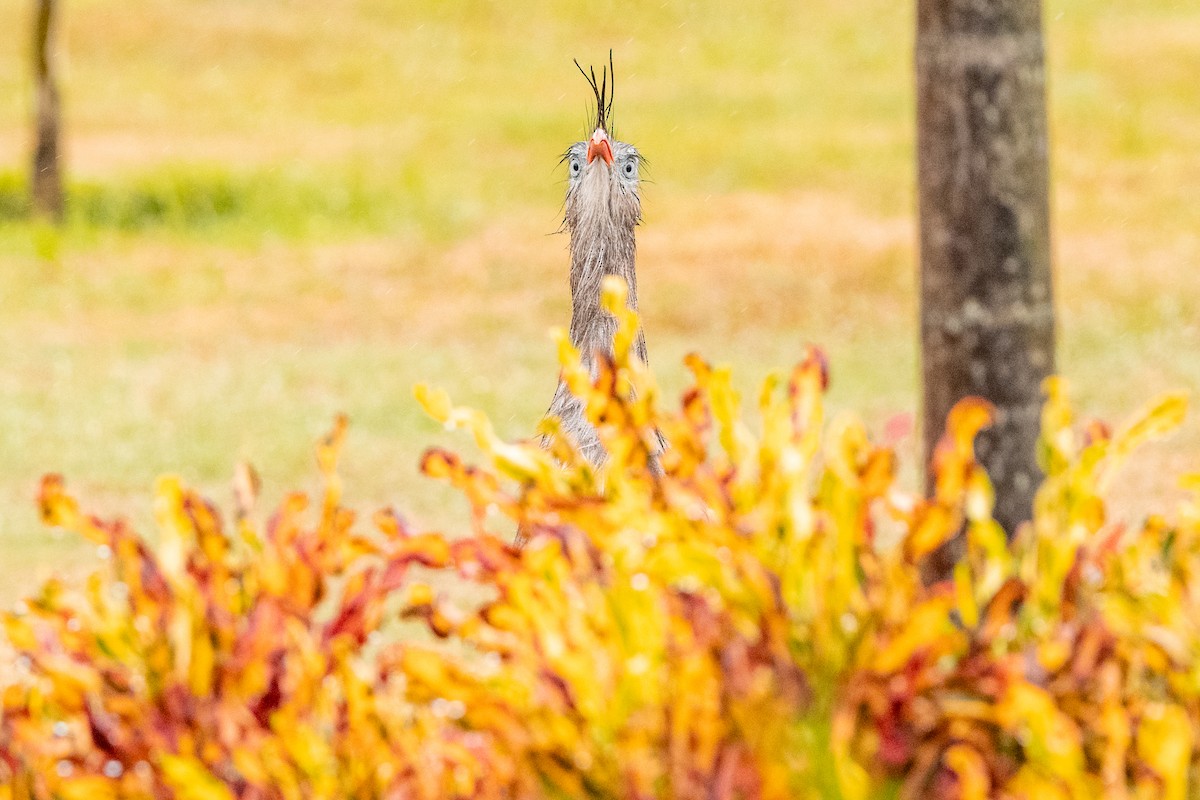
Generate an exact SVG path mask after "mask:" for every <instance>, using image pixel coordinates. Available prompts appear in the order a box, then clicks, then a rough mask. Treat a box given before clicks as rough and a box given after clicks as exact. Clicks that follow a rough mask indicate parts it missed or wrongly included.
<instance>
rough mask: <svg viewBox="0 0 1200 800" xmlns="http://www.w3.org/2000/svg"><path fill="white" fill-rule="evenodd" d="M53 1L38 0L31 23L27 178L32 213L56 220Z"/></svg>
mask: <svg viewBox="0 0 1200 800" xmlns="http://www.w3.org/2000/svg"><path fill="white" fill-rule="evenodd" d="M57 5H58V4H57V3H56V2H55V0H37V6H36V9H35V13H34V23H33V67H34V79H35V81H36V85H35V89H34V91H35V111H34V113H35V115H36V119H35V125H36V134H35V141H34V149H33V174H32V176H31V179H30V189H31V194H32V198H31V199H32V206H33V213H34V214H35V215H37V216H41V217H46V218H49V219H51V220H53V221H55V222H59V221H61V220H62V217H63V188H62V175H61V173H60V171H59V127H60V125H59V123H60V115H59V102H58V86H57V84H56V75H55V69H54V50H53V47H54V30H55V16H56V15H55V11H56V8H57Z"/></svg>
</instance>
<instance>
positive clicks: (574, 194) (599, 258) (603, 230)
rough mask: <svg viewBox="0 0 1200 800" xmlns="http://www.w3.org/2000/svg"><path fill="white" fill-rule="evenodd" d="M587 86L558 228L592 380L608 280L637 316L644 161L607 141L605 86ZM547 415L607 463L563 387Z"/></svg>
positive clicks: (604, 349) (603, 342) (607, 324)
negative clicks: (621, 289)
mask: <svg viewBox="0 0 1200 800" xmlns="http://www.w3.org/2000/svg"><path fill="white" fill-rule="evenodd" d="M605 75H606V77H607V73H606V74H605ZM585 77H586V73H585ZM590 83H591V84H592V88H593V90H594V91H595V93H596V104H597V114H596V125H595V127H594V130H593V132H592V134H591V137H590V138H589V139H588V140H586V141H582V142H576V143H575V144H573V145H571V147H570V148H569V149H568V150H567V152H566V154H565V155H564V156H563V162H564V163H566V165H567V172H568V179H567V197H566V202H565V203H564V211H565V213H564V218H563V229H564V230H566V231H567V233H568V234H569V235H570V237H571V245H570V252H571V273H570V276H571V280H570V283H571V327H570V329H569V337H570V340H571V344H572V345H574V347H575V349H576V350H578V351H579V354H580V358H581V360H582V362H583V365H584V367H586V368H587V369H588V370H589V371H590V372H591V373H592V374H593V376H594V375H595V374H596V363H597V357H598V356H599V355H601V354H604V355H611V354H612V352H613V335H614V334H615V333H616V328H617V322H616V319H615V318H614V317H613V316H612V315H611V314H609V313H608V312H607V311H605V310H604V309H603V308H601V305H600V293H601V287H602V285H603V283H604V279H605V278H606V277H607V276H609V275H616V276H619V277H621V278H623V279H624V280H625V283H626V284H628V286H629V294H628V301H627V302H628V304H629V307H630V308H631V309H633V310H637V305H638V295H637V272H636V269H635V260H636V254H637V246H636V241H635V237H634V229H635V228H636V227H637V225H638V223H639V222H641V218H642V201H641V196H640V194H639V180H640V178H639V172H640V168H641V164H642V157H641V155H640V154H639V153H638V151H637V149H636V148H635V147H634V146H633V145H631V144H627V143H625V142H620V141H617V140H616V139H614V138H612V136H611V135H610V132H609V118H610V116H611V112H612V100H611V95H607V92H606V89H607V88H608V84H607V80H606V81H605V82H604V83H603V84H602V86H597V85H596V79H595V73H593V74H592V76H591V78H590ZM606 102H607V105H606ZM635 354H636V355H637V357H638V358H639V359H641V360H642V362H643V363H645V362H646V360H647V359H646V341H645V337H644V336H643V334H642V333H641V332H640V331H639V332H638V338H637V342H636V344H635ZM547 414H548V415H549V416H554V417H557V418H558V419H559V420H560V421H561V428H562V430H563V431H564V432H565V433H566V434H567V435H569V436H570V437H571V438H572V439H573V440H574V442H575V443H576V446H577V447H578V449H579V451H580V453H581V454H582V455H583V456H584V457H585V458H586V459H587V460H588V461H589V462H591V463H592V464H594V465H597V466H599V465H600V464H602V463H603V462H604V459H605V456H606V454H605V452H604V448H603V446H602V445H601V444H600V440H599V438H598V437H597V435H596V430H595V428H594V427H593V426H592V424H591V423H590V422H589V421H588V420H587V417H586V415H585V414H584V409H583V403H582V402H581V401H580V400H579V398H577V397H575V395H573V394H571V392H570V390H569V389H568V388H567V386H566V384H565V383H564V382H563V381H562V380H560V381H559V384H558V389H557V390H556V391H555V393H554V399H553V401H552V402H551V404H550V409H549V411H548V412H547Z"/></svg>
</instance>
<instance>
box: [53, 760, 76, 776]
mask: <svg viewBox="0 0 1200 800" xmlns="http://www.w3.org/2000/svg"><path fill="white" fill-rule="evenodd" d="M74 770H75V767H74V766H72V764H71V762H70V761H67V760H66V759H65V758H64V759H63V760H62V761H59V762H58V763H57V764H55V765H54V771H55V772H57V773H58V777H60V778H66V777H68V776H69V775H70V774H71V773H72V772H73V771H74Z"/></svg>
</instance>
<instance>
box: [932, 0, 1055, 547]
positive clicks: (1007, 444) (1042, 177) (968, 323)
mask: <svg viewBox="0 0 1200 800" xmlns="http://www.w3.org/2000/svg"><path fill="white" fill-rule="evenodd" d="M1041 13H1042V9H1041V2H1040V0H918V23H917V25H918V29H917V50H916V56H917V84H918V89H917V115H918V137H917V138H918V163H919V189H920V218H921V222H920V232H921V353H922V362H923V363H922V367H923V373H924V376H923V377H924V430H925V447H926V456H927V458H926V463H928V456H929V455H931V454H932V452H933V447H934V444H935V443H936V442H937V439H938V437H939V436H940V434H941V432H942V430H943V429H944V426H945V421H946V415H947V413H948V412H949V411H950V409H951V407H952V406H953V405H954V403H955V402H957V401H958V400H959V399H961V398H963V397H966V396H968V395H976V396H980V397H983V398H985V399H987V400H989V401H991V402H992V403H993V404H995V406H996V409H997V421H996V424H995V425H994V426H993V427H992V428H991V429H990V430H988V431H985V432H984V434H983V435H982V436H981V437H980V439H979V441H978V442H977V444H976V452H977V455H978V457H979V458H980V460H981V463H982V464H983V465H984V466H985V467H986V468H987V470H988V472H989V474H990V475H991V477H992V481H993V483H994V484H995V487H996V512H995V513H996V519H997V521H999V522H1000V524H1001V525H1003V526H1004V528H1005V530H1006V531H1008V533H1009V535H1010V536H1011V535H1012V534H1013V533H1014V532H1015V530H1016V528H1017V526H1018V525H1019V524H1020V523H1021V522H1023V521H1025V520H1028V519H1029V518H1030V514H1031V510H1032V504H1033V495H1034V492H1035V490H1036V487H1037V485H1038V483H1039V480H1040V477H1041V475H1040V471H1039V469H1038V467H1037V463H1036V459H1035V448H1036V442H1037V436H1038V428H1039V421H1040V408H1041V383H1042V380H1043V379H1044V378H1045V377H1046V376H1048V375H1049V374H1051V373H1052V372H1053V370H1054V310H1053V303H1052V292H1051V270H1050V211H1049V191H1048V155H1047V149H1048V147H1047V135H1046V100H1045V70H1044V53H1043V45H1042V33H1041V25H1042V21H1041Z"/></svg>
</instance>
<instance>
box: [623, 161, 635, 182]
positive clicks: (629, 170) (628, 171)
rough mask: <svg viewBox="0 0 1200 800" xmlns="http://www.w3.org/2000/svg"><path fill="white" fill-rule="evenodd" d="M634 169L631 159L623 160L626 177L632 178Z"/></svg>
mask: <svg viewBox="0 0 1200 800" xmlns="http://www.w3.org/2000/svg"><path fill="white" fill-rule="evenodd" d="M635 169H636V167H634V165H633V162H632V161H626V162H625V175H626V176H627V177H630V178H632V177H633V173H634V171H635Z"/></svg>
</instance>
